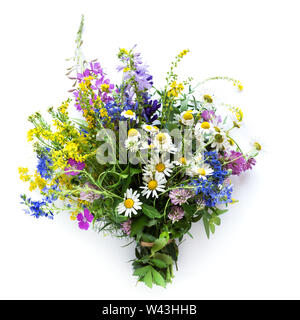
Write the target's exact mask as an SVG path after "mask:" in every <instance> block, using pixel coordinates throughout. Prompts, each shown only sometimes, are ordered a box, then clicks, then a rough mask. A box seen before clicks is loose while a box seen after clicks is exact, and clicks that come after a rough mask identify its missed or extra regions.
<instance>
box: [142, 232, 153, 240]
mask: <svg viewBox="0 0 300 320" xmlns="http://www.w3.org/2000/svg"><path fill="white" fill-rule="evenodd" d="M142 240H143V241H146V242H154V241H155V240H156V238H155V237H154V236H153V235H152V234H149V233H142Z"/></svg>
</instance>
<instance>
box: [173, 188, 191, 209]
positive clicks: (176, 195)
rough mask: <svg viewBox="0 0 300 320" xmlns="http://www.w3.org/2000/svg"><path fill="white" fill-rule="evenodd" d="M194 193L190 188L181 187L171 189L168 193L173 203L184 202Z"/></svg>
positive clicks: (180, 203)
mask: <svg viewBox="0 0 300 320" xmlns="http://www.w3.org/2000/svg"><path fill="white" fill-rule="evenodd" d="M194 195H195V194H194V192H193V191H192V190H187V189H183V188H181V189H174V190H171V191H170V193H169V197H170V199H171V202H172V203H173V204H175V205H178V204H179V205H182V204H183V203H186V202H187V201H188V199H190V198H192V197H193V196H194Z"/></svg>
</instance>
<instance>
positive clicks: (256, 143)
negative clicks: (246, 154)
mask: <svg viewBox="0 0 300 320" xmlns="http://www.w3.org/2000/svg"><path fill="white" fill-rule="evenodd" d="M254 148H255V149H256V150H257V151H260V150H261V145H260V144H259V143H258V142H254Z"/></svg>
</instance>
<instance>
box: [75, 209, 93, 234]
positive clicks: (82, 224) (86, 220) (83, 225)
mask: <svg viewBox="0 0 300 320" xmlns="http://www.w3.org/2000/svg"><path fill="white" fill-rule="evenodd" d="M93 219H94V216H93V215H92V214H91V213H90V211H89V209H84V210H83V214H82V213H79V214H78V215H77V220H78V226H79V228H80V229H83V230H88V228H89V227H90V222H92V221H93Z"/></svg>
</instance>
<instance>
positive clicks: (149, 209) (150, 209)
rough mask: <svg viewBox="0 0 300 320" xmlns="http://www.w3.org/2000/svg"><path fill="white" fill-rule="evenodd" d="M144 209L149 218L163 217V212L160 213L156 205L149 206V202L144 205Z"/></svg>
mask: <svg viewBox="0 0 300 320" xmlns="http://www.w3.org/2000/svg"><path fill="white" fill-rule="evenodd" d="M142 210H143V212H144V213H145V215H146V216H148V217H149V218H151V219H153V218H161V217H162V214H160V213H159V212H158V211H157V210H156V209H155V208H154V207H152V206H148V205H147V204H143V205H142Z"/></svg>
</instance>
